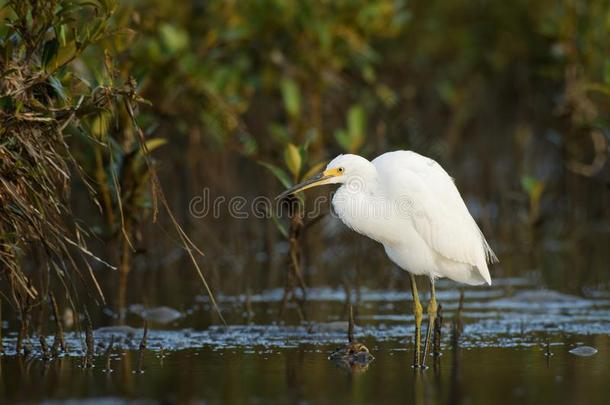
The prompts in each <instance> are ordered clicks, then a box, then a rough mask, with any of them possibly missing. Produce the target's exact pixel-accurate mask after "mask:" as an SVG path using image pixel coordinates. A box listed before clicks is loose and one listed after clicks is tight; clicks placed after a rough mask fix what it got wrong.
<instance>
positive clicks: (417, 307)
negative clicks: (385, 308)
mask: <svg viewBox="0 0 610 405" xmlns="http://www.w3.org/2000/svg"><path fill="white" fill-rule="evenodd" d="M409 279H410V281H411V293H412V294H413V315H415V353H414V355H413V367H415V368H419V366H420V365H421V361H420V360H421V321H422V314H423V312H424V311H423V308H422V306H421V302H420V301H419V294H418V293H417V284H416V283H415V276H414V275H413V274H409Z"/></svg>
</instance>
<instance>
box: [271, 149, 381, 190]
mask: <svg viewBox="0 0 610 405" xmlns="http://www.w3.org/2000/svg"><path fill="white" fill-rule="evenodd" d="M374 170H375V168H374V166H373V165H372V164H371V162H369V161H368V160H366V159H365V158H363V157H361V156H358V155H339V156H337V157H336V158H334V159H333V160H331V161H330V163H329V164H328V165H327V166H326V170H324V171H323V172H322V173H319V174H317V175H315V176H313V177H311V178H309V179H307V180H305V181H303V182H301V183H299V184H297V185H295V186H294V187H291V188H290V189H288V190H286V191H284V192H283V193H282V194H280V195H279V196H278V198H284V197H286V196H288V195H290V194H294V193H298V192H299V191H303V190H306V189H308V188H311V187H316V186H321V185H323V184H344V183H349V182H350V181H353V180H358V181H359V182H362V181H364V180H366V179H367V178H369V177H370V176H371V173H374Z"/></svg>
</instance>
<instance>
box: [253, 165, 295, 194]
mask: <svg viewBox="0 0 610 405" xmlns="http://www.w3.org/2000/svg"><path fill="white" fill-rule="evenodd" d="M258 164H260V165H261V166H263V167H266V168H267V169H268V170H269V171H270V172H271V173H273V175H274V176H275V177H276V178H277V179H278V180H279V181H280V183H282V185H283V186H284V187H286V188H290V187H292V181H290V177H288V175H287V174H286V172H285V171H283V170H282V169H280V168H279V167H277V166H275V165H272V164H271V163H267V162H261V161H259V162H258Z"/></svg>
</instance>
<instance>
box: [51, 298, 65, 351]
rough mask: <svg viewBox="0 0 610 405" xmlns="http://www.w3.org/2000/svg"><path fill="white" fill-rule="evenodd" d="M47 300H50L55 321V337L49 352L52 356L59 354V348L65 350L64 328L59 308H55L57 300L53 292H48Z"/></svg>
mask: <svg viewBox="0 0 610 405" xmlns="http://www.w3.org/2000/svg"><path fill="white" fill-rule="evenodd" d="M49 300H50V302H51V310H52V312H53V320H54V321H55V337H54V338H53V346H52V347H51V354H52V355H53V356H54V357H57V356H58V355H59V350H61V351H63V352H65V351H66V343H65V341H64V329H63V326H62V325H61V320H60V319H59V310H58V308H57V301H55V296H53V293H50V294H49Z"/></svg>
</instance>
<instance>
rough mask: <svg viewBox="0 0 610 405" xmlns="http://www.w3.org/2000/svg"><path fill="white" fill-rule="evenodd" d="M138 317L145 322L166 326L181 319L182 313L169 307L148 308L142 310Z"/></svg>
mask: <svg viewBox="0 0 610 405" xmlns="http://www.w3.org/2000/svg"><path fill="white" fill-rule="evenodd" d="M139 315H140V316H141V317H142V318H143V319H146V320H147V321H150V322H156V323H161V324H167V323H170V322H173V321H175V320H176V319H180V318H182V312H180V311H177V310H175V309H173V308H170V307H156V308H148V309H145V310H143V311H142V312H141V313H140V314H139Z"/></svg>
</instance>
